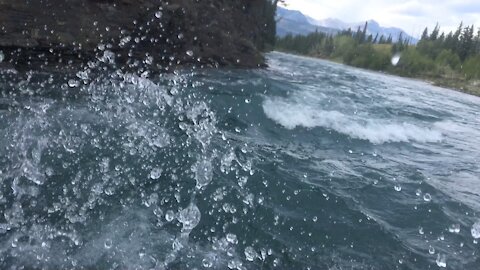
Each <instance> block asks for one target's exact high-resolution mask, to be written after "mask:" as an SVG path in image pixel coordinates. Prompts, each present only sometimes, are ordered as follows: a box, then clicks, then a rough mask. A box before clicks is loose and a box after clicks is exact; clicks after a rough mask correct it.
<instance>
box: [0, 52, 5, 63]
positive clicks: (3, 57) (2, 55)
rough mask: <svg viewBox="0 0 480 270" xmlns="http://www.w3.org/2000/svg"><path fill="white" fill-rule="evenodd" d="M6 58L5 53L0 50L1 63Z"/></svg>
mask: <svg viewBox="0 0 480 270" xmlns="http://www.w3.org/2000/svg"><path fill="white" fill-rule="evenodd" d="M4 59H5V54H3V52H2V51H0V63H1V62H3V60H4Z"/></svg>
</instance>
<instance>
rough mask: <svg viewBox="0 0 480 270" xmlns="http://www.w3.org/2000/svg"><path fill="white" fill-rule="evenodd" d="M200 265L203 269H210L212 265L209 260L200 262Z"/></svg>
mask: <svg viewBox="0 0 480 270" xmlns="http://www.w3.org/2000/svg"><path fill="white" fill-rule="evenodd" d="M202 265H203V267H205V268H210V267H212V266H213V263H212V262H211V261H210V260H209V259H203V260H202Z"/></svg>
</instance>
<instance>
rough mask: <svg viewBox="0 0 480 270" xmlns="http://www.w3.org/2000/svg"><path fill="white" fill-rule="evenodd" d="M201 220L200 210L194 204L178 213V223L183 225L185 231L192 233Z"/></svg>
mask: <svg viewBox="0 0 480 270" xmlns="http://www.w3.org/2000/svg"><path fill="white" fill-rule="evenodd" d="M200 218H201V214H200V210H199V209H198V207H197V206H196V205H195V204H193V203H190V205H189V206H188V207H187V208H184V209H182V210H181V211H180V212H179V213H178V217H177V219H178V221H180V223H182V225H183V228H182V230H183V231H191V230H192V229H193V228H195V227H196V226H197V225H198V223H199V222H200Z"/></svg>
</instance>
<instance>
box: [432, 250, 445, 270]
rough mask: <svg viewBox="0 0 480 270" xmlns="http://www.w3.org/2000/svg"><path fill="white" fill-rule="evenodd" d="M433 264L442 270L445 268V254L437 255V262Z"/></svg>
mask: <svg viewBox="0 0 480 270" xmlns="http://www.w3.org/2000/svg"><path fill="white" fill-rule="evenodd" d="M435 262H436V263H437V265H438V267H442V268H445V267H447V257H446V256H445V254H440V253H439V254H438V255H437V260H435Z"/></svg>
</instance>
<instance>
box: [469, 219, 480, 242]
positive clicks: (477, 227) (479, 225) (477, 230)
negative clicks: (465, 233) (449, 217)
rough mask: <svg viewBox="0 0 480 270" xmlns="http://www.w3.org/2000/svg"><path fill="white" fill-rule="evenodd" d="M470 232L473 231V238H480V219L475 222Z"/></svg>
mask: <svg viewBox="0 0 480 270" xmlns="http://www.w3.org/2000/svg"><path fill="white" fill-rule="evenodd" d="M470 232H471V233H472V237H473V238H475V239H479V238H480V220H479V221H477V222H475V224H473V226H472V229H471V231H470Z"/></svg>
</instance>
